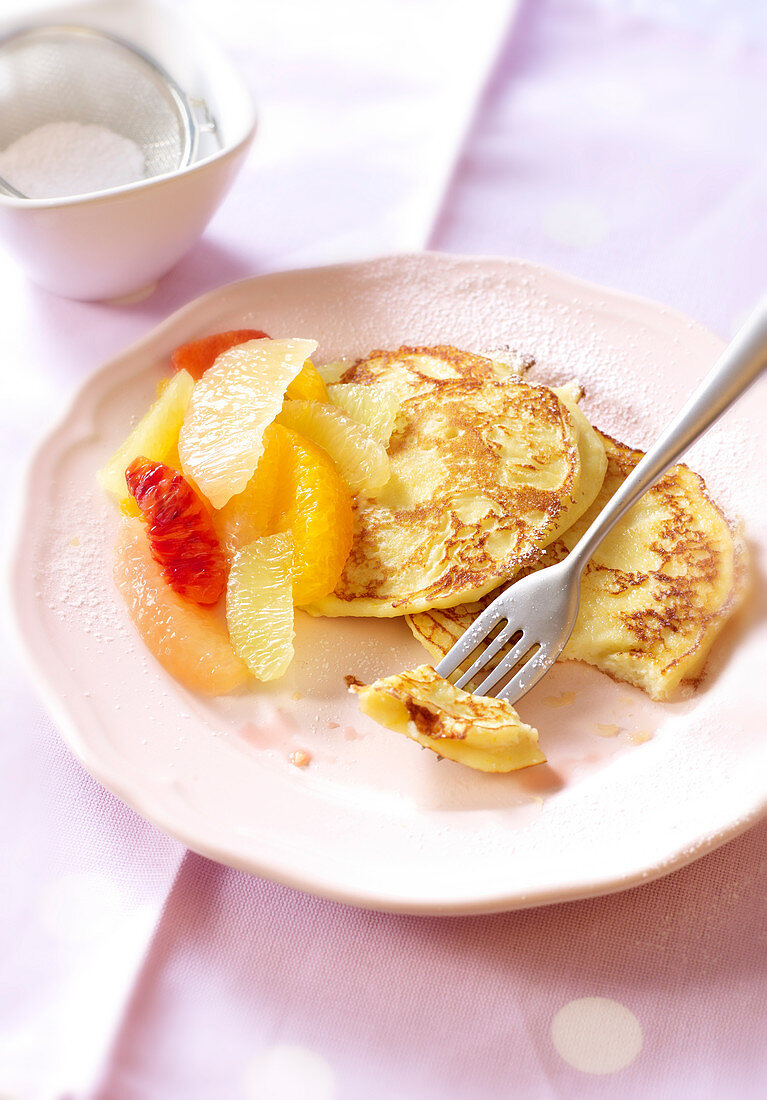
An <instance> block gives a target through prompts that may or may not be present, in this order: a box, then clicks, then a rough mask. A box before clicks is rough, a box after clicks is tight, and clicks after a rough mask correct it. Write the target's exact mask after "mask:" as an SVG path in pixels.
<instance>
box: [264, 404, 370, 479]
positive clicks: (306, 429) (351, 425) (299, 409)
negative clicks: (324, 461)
mask: <svg viewBox="0 0 767 1100" xmlns="http://www.w3.org/2000/svg"><path fill="white" fill-rule="evenodd" d="M277 420H278V422H279V423H280V424H284V425H285V427H286V428H292V429H293V431H296V432H299V433H300V434H301V435H303V436H305V437H306V438H307V439H310V440H312V442H314V443H316V444H318V445H319V446H320V447H322V448H323V449H324V450H326V451H327V453H328V454H329V455H330V457H331V458H332V459H333V461H334V462H335V464H336V465H337V467H338V470H339V473H340V474H341V477H342V478H343V479H344V481H345V482H346V484H347V485H348V486H349V488H350V489H351V491H352V492H353V493H359V492H362V493H375V491H376V490H377V489H380V488H381V486H383V485H385V484H386V482H387V481H388V480H389V474H390V472H391V471H390V469H389V456H388V455H387V453H386V451H385V450H384V448H383V447H382V446H381V444H380V443H378V442H376V440H375V439H374V438H373V436H372V435H371V434H370V432H369V431H368V429H367V428H366V427H365V426H364V424H360V423H359V422H358V421H357V420H353V419H352V417H351V416H349V415H348V413H345V412H343V411H342V410H341V409H338V408H336V407H335V406H334V405H327V404H322V403H320V402H319V401H286V402H285V403H284V405H283V406H282V412H281V413H280V415H279V416H278V417H277Z"/></svg>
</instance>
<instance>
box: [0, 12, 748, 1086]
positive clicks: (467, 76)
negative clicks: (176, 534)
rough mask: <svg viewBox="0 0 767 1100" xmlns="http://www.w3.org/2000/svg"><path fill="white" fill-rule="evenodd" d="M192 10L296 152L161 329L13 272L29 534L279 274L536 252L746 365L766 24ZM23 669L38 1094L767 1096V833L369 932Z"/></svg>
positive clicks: (12, 888)
mask: <svg viewBox="0 0 767 1100" xmlns="http://www.w3.org/2000/svg"><path fill="white" fill-rule="evenodd" d="M188 8H190V9H193V10H196V11H198V12H199V14H200V15H202V16H206V15H207V16H208V17H210V16H211V15H212V14H213V15H215V18H216V23H217V30H218V32H219V36H220V37H221V38H222V39H223V41H224V44H225V45H227V46H228V47H229V49H230V51H231V53H232V56H233V58H234V59H235V60H236V62H237V63H238V64H239V65H240V67H241V69H242V71H243V72H244V73H245V74H246V76H247V77H248V79H249V80H251V81H252V86H253V89H254V94H256V95H257V96H258V98H259V99H260V101H261V103H262V132H261V137H260V138H259V141H258V142H257V143H256V145H255V146H254V149H253V153H252V156H251V158H250V160H249V162H248V165H247V166H246V169H245V171H244V172H243V175H242V176H241V177H240V178H239V180H238V181H237V183H236V185H235V188H234V189H233V191H232V193H231V195H230V196H229V198H228V200H227V202H226V204H225V205H224V207H222V209H221V211H220V212H219V214H218V215H217V216H216V218H215V219H214V221H213V222H212V224H211V225H210V227H209V229H208V231H207V232H206V234H205V237H204V238H203V239H202V240H201V241H200V242H199V243H198V244H197V245H196V246H195V247H194V248H193V250H192V251H191V252H190V253H189V255H188V256H187V257H186V258H185V259H184V260H183V261H182V262H181V263H179V264H178V266H177V267H176V268H175V269H174V271H172V272H171V273H170V274H169V275H168V276H167V277H166V278H165V279H164V280H162V282H161V283H160V285H159V287H158V288H157V290H156V291H155V292H154V293H153V294H152V295H151V296H150V297H149V298H147V299H145V300H144V301H142V302H140V303H138V304H136V305H134V306H106V305H94V304H83V303H75V302H70V301H65V300H63V299H57V298H53V297H51V296H49V295H47V294H45V293H43V292H41V291H38V290H36V289H34V288H33V287H31V286H29V285H28V284H27V283H26V282H25V280H24V279H23V277H22V276H21V274H20V273H19V272H18V271H17V270H16V269H15V268H14V267H13V266H12V264H11V262H10V260H9V259H6V258H5V257H0V288H1V289H2V294H3V299H4V303H5V306H6V309H5V316H4V340H3V359H4V362H3V366H2V379H3V381H2V386H3V402H2V407H1V409H0V415H1V416H2V433H0V454H1V455H2V463H0V468H1V469H2V470H3V480H4V486H5V488H4V491H3V494H2V495H3V509H4V512H5V510H6V509H7V511H8V513H10V512H11V511H12V510H13V498H14V495H15V494H16V493H17V492H18V486H19V476H18V475H19V471H20V469H21V466H22V463H23V460H24V458H25V456H26V454H27V453H28V451H29V449H30V447H31V445H32V441H33V439H34V437H35V435H36V433H37V432H38V431H39V430H40V429H41V428H42V427H43V426H44V424H45V423H46V422H47V421H48V420H50V419H51V418H52V417H54V416H55V413H56V411H57V408H58V406H59V405H60V404H61V402H62V401H63V400H65V398H66V395H67V394H68V393H69V392H71V390H72V389H73V388H74V386H75V384H76V383H77V382H78V381H79V380H80V379H81V378H83V377H85V375H87V373H88V372H89V371H91V370H92V369H94V368H95V367H96V366H97V365H98V364H99V362H100V361H102V360H103V359H106V358H107V357H109V356H110V355H112V354H114V353H116V352H117V351H119V350H120V349H121V348H122V347H124V346H125V345H126V344H127V343H128V342H129V341H130V340H132V339H134V338H137V337H138V336H139V335H141V334H142V333H144V332H146V331H147V330H148V329H150V328H151V327H152V326H153V325H154V324H156V323H157V322H158V321H160V320H161V319H162V318H163V317H165V316H166V315H167V314H168V313H169V312H170V311H171V310H173V309H174V308H176V307H178V306H180V305H182V304H183V303H185V302H186V301H188V300H189V299H190V298H192V297H194V296H195V295H196V294H198V293H200V292H203V291H205V290H208V289H211V288H213V287H215V286H217V285H219V284H221V283H223V282H226V281H228V280H230V279H233V278H237V277H241V276H243V275H246V274H255V273H259V272H261V271H266V270H274V269H276V268H279V267H288V266H295V265H300V264H309V263H317V262H322V261H324V260H337V259H339V258H343V257H354V258H357V257H359V256H360V255H365V254H369V253H372V252H382V251H387V250H396V249H413V248H420V247H423V246H425V245H427V244H428V245H430V246H431V247H433V248H437V249H443V250H450V251H460V252H475V253H498V254H503V253H506V254H512V255H518V256H524V257H526V258H529V259H532V260H537V261H542V262H544V263H547V264H549V265H551V266H554V267H558V268H560V269H564V270H566V271H570V272H573V273H574V274H577V275H581V276H585V277H587V278H589V279H591V280H594V281H599V282H603V283H606V284H610V285H614V286H618V287H621V288H624V289H627V290H631V291H635V292H638V293H641V294H645V295H649V296H651V297H654V298H657V299H660V300H663V301H666V302H668V303H669V304H670V305H673V306H676V307H678V308H681V309H683V310H685V311H687V312H688V313H690V314H691V315H693V316H694V317H696V318H697V319H699V320H701V321H703V322H704V323H706V324H708V325H709V326H710V327H712V328H713V329H715V330H716V331H718V332H719V333H720V334H721V335H722V336H725V337H726V336H728V335H729V334H730V333H731V332H732V331H733V328H734V327H735V325H736V323H737V321H738V320H739V319H740V318H741V317H742V316H743V314H744V313H745V312H746V311H747V310H748V308H749V307H750V306H751V305H752V304H753V303H754V301H755V300H756V299H757V297H758V296H759V295H760V294H761V293H762V292H763V291H764V289H765V270H766V267H767V263H766V262H765V256H767V221H766V219H765V207H766V205H767V153H765V146H764V141H763V140H762V135H763V129H764V127H763V115H764V102H765V96H766V95H767V76H765V73H766V72H767V19H765V17H764V14H763V12H762V10H761V7H760V6H759V5H753V4H750V3H748V2H747V0H741V2H740V3H735V2H730V3H726V2H724V0H721V2H718V3H713V2H712V3H709V4H706V5H685V4H684V3H682V0H679V2H678V4H676V5H675V4H667V3H666V4H662V3H661V2H660V0H653V2H649V0H648V2H646V3H641V2H639V0H635V2H633V3H631V2H629V0H626V2H625V3H619V2H617V0H614V2H612V3H608V2H607V0H603V2H601V3H600V2H597V0H592V2H588V0H581V2H578V0H560V2H556V0H538V2H536V0H527V3H523V4H522V6H521V8H520V10H519V11H516V10H515V6H514V5H513V4H511V3H507V2H505V0H494V2H490V0H485V2H483V0H479V2H478V3H476V4H474V5H463V4H460V3H458V2H452V3H437V2H436V0H433V2H431V3H428V2H424V3H422V4H419V5H412V4H411V5H408V4H407V2H406V0H399V2H392V3H390V4H387V5H385V6H384V7H382V8H381V9H380V10H376V11H375V13H373V12H372V11H371V8H370V7H369V6H366V5H364V4H363V5H350V4H347V3H344V2H342V0H330V2H328V3H327V4H324V5H312V4H310V3H308V2H305V3H302V2H301V0H292V2H291V3H286V4H284V5H268V6H267V5H264V6H263V7H261V6H257V5H253V6H252V8H250V7H248V12H249V14H246V13H245V12H244V11H242V10H241V9H240V6H239V5H237V4H235V2H234V0H219V2H217V3H216V4H215V5H213V4H212V3H210V4H208V3H204V2H202V0H200V2H199V3H197V4H194V5H188ZM320 10H321V12H322V15H321V16H318V14H317V13H318V11H320ZM472 119H473V122H471V120H472ZM382 169H386V170H388V172H389V173H390V174H391V181H392V183H391V186H386V187H383V186H382V185H381V180H382V177H381V172H382ZM361 195H362V196H365V201H360V196H361ZM5 526H7V522H6V524H5ZM2 655H3V664H2V675H3V681H2V699H3V704H2V713H3V729H2V738H1V739H0V784H1V785H2V795H1V796H0V822H1V825H0V829H1V830H2V837H3V841H2V849H1V850H2V865H1V866H2V890H1V891H0V930H1V939H0V942H2V944H3V951H2V961H1V962H0V1096H1V1097H3V1098H4V1100H63V1098H65V1097H66V1098H71V1100H97V1098H98V1100H182V1098H183V1100H213V1098H215V1100H229V1098H231V1100H235V1098H245V1100H248V1098H250V1100H360V1098H365V1100H436V1098H450V1100H452V1098H455V1100H501V1098H502V1097H504V1098H505V1097H509V1096H516V1097H536V1098H537V1097H550V1096H552V1097H554V1096H556V1097H562V1098H567V1100H570V1098H578V1097H599V1096H620V1097H622V1098H624V1100H633V1098H640V1097H653V1098H655V1097H666V1096H669V1097H670V1096H673V1097H675V1098H677V1100H678V1098H681V1097H685V1098H687V1097H689V1098H690V1100H703V1098H709V1097H710V1098H716V1100H721V1098H727V1097H733V1098H738V1100H744V1098H754V1100H756V1098H757V1097H759V1098H760V1097H763V1096H764V1095H765V1094H767V1022H765V1012H764V1005H765V998H766V997H767V901H766V900H765V899H766V898H767V858H766V857H765V841H767V823H765V824H762V825H759V826H757V827H755V828H753V829H751V830H750V831H749V832H748V833H746V834H745V835H743V836H742V837H741V838H739V839H737V840H735V841H732V842H731V843H729V844H728V845H726V846H725V847H723V848H721V849H720V850H718V851H717V852H715V853H714V854H712V855H709V856H707V857H706V858H704V859H701V860H700V861H699V862H697V863H696V864H694V865H693V866H690V867H689V868H687V869H685V870H682V871H679V872H677V873H675V874H673V875H670V876H668V877H667V878H665V879H663V880H660V881H658V882H655V883H653V884H651V885H647V886H644V887H641V888H638V889H634V890H631V891H628V892H626V893H623V894H620V895H614V896H611V897H607V898H602V899H596V900H590V901H583V902H577V903H568V904H563V905H559V906H552V907H548V908H545V909H538V910H531V911H526V912H518V913H511V914H507V915H501V916H494V917H483V918H434V919H426V918H415V917H413V918H410V917H398V916H390V915H380V914H376V913H371V912H365V911H362V910H355V909H352V908H345V907H342V906H339V905H335V904H331V903H328V902H325V901H322V900H318V899H315V898H311V897H307V896H304V895H302V894H299V893H295V892H292V891H290V890H288V889H285V888H282V887H278V886H274V885H272V884H270V883H268V882H264V881H260V880H258V879H255V878H252V877H249V876H247V875H244V874H240V873H237V872H234V871H231V870H228V869H226V868H224V867H221V866H218V865H216V864H213V863H211V862H208V861H206V860H205V859H203V858H201V857H199V856H196V855H193V854H190V853H188V852H185V851H184V850H183V848H182V847H181V846H180V845H179V844H178V843H177V842H175V841H174V840H171V839H169V838H168V837H166V836H164V835H163V834H161V833H159V832H158V831H157V830H156V829H155V828H154V827H153V826H151V825H149V824H147V823H145V822H144V821H142V820H141V819H140V818H138V817H137V816H136V815H135V814H133V813H132V812H131V811H129V810H128V809H126V807H125V806H123V805H122V804H121V803H120V802H119V801H117V800H116V799H115V798H113V797H112V796H111V795H109V794H107V793H105V792H104V791H103V790H101V789H100V788H99V787H98V785H97V784H96V783H95V782H94V781H93V780H91V779H90V777H89V776H88V775H87V774H85V773H84V772H83V771H82V769H81V768H80V766H79V765H78V764H77V763H75V761H74V760H73V759H72V757H71V756H70V755H69V753H68V751H67V750H66V748H65V747H64V746H63V744H62V742H61V740H60V739H59V737H58V735H57V733H56V730H55V729H54V728H53V726H52V725H51V722H50V721H49V719H48V718H47V717H46V716H45V714H44V711H43V710H42V708H41V706H40V704H39V703H38V702H37V699H36V696H35V692H34V690H33V688H32V686H31V685H30V683H29V681H28V679H27V678H26V676H25V674H24V672H23V671H22V670H21V668H20V666H19V664H18V660H17V657H16V654H15V647H14V643H13V641H12V638H11V635H10V633H6V634H4V636H3V643H2Z"/></svg>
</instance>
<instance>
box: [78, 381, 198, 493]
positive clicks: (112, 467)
mask: <svg viewBox="0 0 767 1100" xmlns="http://www.w3.org/2000/svg"><path fill="white" fill-rule="evenodd" d="M193 389H194V380H193V378H192V376H191V375H190V374H189V373H188V372H187V371H185V370H182V371H179V372H178V374H177V375H175V376H174V377H173V378H171V380H170V381H169V382H168V385H167V386H165V387H164V389H163V391H162V393H161V394H160V395H159V397H158V398H157V400H156V401H155V402H154V404H153V405H151V406H150V408H149V409H148V411H147V412H146V413H144V415H143V416H142V418H141V419H140V420H139V422H138V424H137V425H136V427H135V428H134V429H133V431H132V432H131V433H130V435H129V436H128V438H127V439H126V440H125V441H124V442H123V443H121V445H120V446H119V447H118V448H117V450H116V451H115V453H114V454H113V455H112V457H111V458H110V459H109V462H107V464H106V466H104V468H103V469H102V470H101V471H100V472H99V475H98V478H99V482H100V483H101V486H102V488H104V489H106V490H107V492H108V493H111V494H112V495H113V496H115V497H117V498H118V499H120V500H123V499H124V498H125V497H126V496H127V490H126V486H125V471H126V469H127V468H128V466H130V464H131V462H132V461H133V459H134V458H138V456H139V455H144V456H145V457H146V458H148V459H151V460H152V461H154V462H163V461H164V460H165V458H166V457H167V455H168V453H169V451H170V450H171V449H172V448H173V447H174V446H175V444H176V442H177V440H178V435H179V431H180V429H181V425H182V424H183V422H184V415H185V413H186V410H187V408H188V406H189V401H190V398H191V396H192V390H193Z"/></svg>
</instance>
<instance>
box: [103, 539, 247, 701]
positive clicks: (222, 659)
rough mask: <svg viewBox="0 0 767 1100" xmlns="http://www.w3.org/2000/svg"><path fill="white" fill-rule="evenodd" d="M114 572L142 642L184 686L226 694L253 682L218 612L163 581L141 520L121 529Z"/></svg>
mask: <svg viewBox="0 0 767 1100" xmlns="http://www.w3.org/2000/svg"><path fill="white" fill-rule="evenodd" d="M114 573H115V581H116V583H117V587H118V588H119V589H120V592H121V593H122V595H123V598H124V599H125V602H126V604H127V607H128V612H129V614H130V617H131V619H132V620H133V623H134V625H135V627H136V629H137V630H138V632H139V634H140V635H141V638H142V639H143V641H144V642H145V644H146V645H147V646H148V648H149V649H150V650H151V652H152V653H153V655H154V656H155V657H156V658H157V660H158V661H159V662H160V664H161V665H162V666H163V668H164V669H165V670H166V672H169V673H170V674H171V676H175V678H176V679H177V680H179V681H180V682H181V683H182V684H184V686H185V687H188V688H191V689H192V690H193V691H200V692H203V693H204V694H206V695H223V694H225V693H226V692H228V691H232V690H233V689H234V688H236V687H239V686H240V685H241V684H244V683H246V682H247V681H248V680H249V679H250V673H249V672H248V669H247V667H246V665H245V664H244V663H243V662H242V661H241V660H240V658H239V657H238V656H237V655H236V653H235V652H234V650H233V649H232V645H231V642H230V641H229V634H228V632H227V629H226V626H225V624H224V623H223V622H222V621H221V619H220V617H219V616H218V615H217V614H216V612H215V611H213V610H212V609H210V608H206V607H199V606H198V605H196V604H192V603H190V602H189V601H188V600H185V599H184V598H183V596H179V595H178V594H177V593H176V592H174V591H173V589H172V588H171V587H170V585H169V584H168V582H167V581H166V580H165V578H164V577H163V575H162V569H161V568H160V566H159V565H158V564H157V562H156V561H155V560H154V558H153V557H152V552H151V550H150V547H149V540H148V539H147V536H146V529H145V527H144V524H143V523H142V522H141V521H140V520H134V519H127V520H124V521H123V523H122V525H121V527H120V532H119V536H118V542H117V547H116V552H115V566H114Z"/></svg>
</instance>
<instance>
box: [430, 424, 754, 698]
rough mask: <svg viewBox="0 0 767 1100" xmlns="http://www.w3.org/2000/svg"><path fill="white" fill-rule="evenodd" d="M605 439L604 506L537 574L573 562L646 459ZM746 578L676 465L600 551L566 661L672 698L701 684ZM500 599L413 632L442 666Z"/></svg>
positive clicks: (704, 500) (437, 617) (735, 540)
mask: <svg viewBox="0 0 767 1100" xmlns="http://www.w3.org/2000/svg"><path fill="white" fill-rule="evenodd" d="M600 434H601V433H600ZM602 440H603V443H604V445H605V450H606V453H607V473H606V475H605V479H604V484H603V486H602V488H601V490H600V492H599V494H598V496H597V498H596V500H595V501H594V502H593V504H592V505H591V507H590V508H589V509H588V511H587V512H586V513H585V514H584V515H583V516H582V518H581V519H580V520H579V521H578V522H577V523H575V524H574V525H573V527H571V528H570V529H569V530H568V531H566V532H565V533H564V534H562V535H561V536H560V538H558V539H557V540H556V541H555V542H554V543H552V545H551V546H550V547H549V548H548V549H547V550H546V553H545V554H544V555H543V556H542V557H541V558H540V559H539V561H538V562H537V563H536V564H535V566H533V568H536V569H538V568H543V567H544V566H546V565H553V564H554V563H555V562H556V561H560V560H561V559H562V558H563V557H564V556H565V555H566V554H567V553H568V551H569V550H570V549H571V548H572V547H573V546H574V545H575V543H576V542H577V541H578V539H579V538H580V537H581V535H582V534H583V533H584V531H585V530H586V528H587V527H588V525H589V524H590V523H591V522H592V520H593V519H594V518H595V517H596V515H597V514H598V513H599V511H600V510H601V509H602V508H603V507H604V505H605V504H606V503H607V501H608V500H609V498H610V497H611V496H612V495H613V493H615V492H616V490H617V489H618V486H619V485H620V484H621V483H622V482H623V480H624V479H625V478H626V477H627V476H628V474H629V473H630V472H631V470H632V469H633V468H634V466H635V465H636V464H637V463H638V462H639V460H640V459H641V457H642V452H641V451H636V450H632V449H631V448H630V447H627V446H625V445H624V444H622V443H618V442H616V441H615V440H613V439H610V438H609V436H605V435H602ZM747 572H748V571H747V564H746V552H745V547H744V545H743V543H742V540H741V539H740V538H739V536H737V535H736V534H735V533H734V532H733V530H732V528H731V527H730V525H729V524H728V522H727V520H726V519H725V517H724V516H723V515H722V513H721V512H720V510H719V508H717V506H716V504H714V503H713V501H712V500H711V499H710V497H709V495H708V493H707V491H706V486H705V483H704V481H703V479H702V478H701V477H700V476H699V475H698V474H695V473H693V472H692V471H691V470H689V469H688V468H687V467H686V466H675V467H673V468H672V469H671V470H669V472H668V473H667V474H666V475H665V476H664V477H663V478H662V479H661V480H660V481H659V482H658V484H657V485H656V486H655V487H654V488H652V489H651V490H650V491H649V492H648V493H646V494H645V496H644V497H642V499H641V500H639V501H638V502H637V504H635V505H634V507H633V508H632V509H631V511H630V512H628V513H627V515H626V516H625V517H624V518H623V519H622V520H621V521H620V522H619V523H618V524H617V526H616V527H615V528H614V529H613V530H612V532H611V533H610V534H609V535H608V536H607V538H606V539H605V541H604V542H603V543H602V545H601V546H600V547H599V548H598V549H597V551H596V553H595V555H594V557H593V558H592V560H591V562H590V563H589V565H588V566H587V568H586V571H585V572H584V575H583V580H582V583H581V604H580V610H579V613H578V619H577V622H576V624H575V629H574V630H573V633H572V634H571V636H570V639H569V641H568V643H567V645H566V646H565V648H564V650H563V652H562V656H561V658H560V659H561V660H578V661H585V662H587V663H588V664H591V665H594V666H595V667H596V668H599V669H601V670H602V671H603V672H606V673H608V674H609V675H610V676H612V677H613V678H614V679H616V680H621V681H625V682H626V683H630V684H634V685H635V686H636V687H639V688H642V689H643V690H644V691H646V692H647V694H648V695H650V696H651V698H653V699H658V700H661V699H666V698H668V697H669V695H670V694H671V693H672V692H673V691H674V689H675V688H676V687H677V686H678V685H679V683H680V682H681V681H682V680H695V678H696V677H698V676H699V675H700V673H701V671H702V667H703V664H704V662H705V659H706V656H707V654H708V651H709V649H710V648H711V644H712V643H713V641H714V639H715V637H716V635H717V634H718V633H719V631H720V630H721V628H722V626H723V625H724V623H725V621H726V620H727V618H728V617H729V616H730V615H731V614H732V613H733V612H734V611H735V609H736V608H737V606H738V605H739V604H740V603H741V602H742V599H743V596H744V592H745V587H746V578H747ZM503 587H508V586H503ZM501 591H502V588H498V589H497V590H496V591H495V592H492V593H490V594H489V595H487V596H486V597H485V598H484V599H483V600H480V601H477V602H473V603H470V604H467V605H463V606H460V607H453V608H451V609H450V610H447V611H429V612H426V613H423V614H418V615H414V616H412V617H411V618H409V620H408V622H409V625H410V627H411V630H412V631H413V634H414V635H415V637H416V638H418V640H419V641H420V642H422V643H423V644H424V646H425V647H426V649H427V650H428V651H429V653H430V654H431V655H432V657H433V658H434V659H435V661H439V660H441V658H442V657H443V656H444V655H445V653H447V651H448V650H449V649H450V648H451V647H452V645H453V643H454V642H455V641H456V639H457V638H459V637H460V635H461V634H462V633H463V632H464V630H466V628H467V627H468V626H469V625H470V624H471V623H472V622H473V621H474V619H475V618H476V617H477V615H478V614H479V612H480V611H482V610H483V609H484V608H485V607H486V606H487V605H488V604H489V603H490V602H491V601H492V600H493V599H494V598H495V596H497V595H498V594H499V593H500V592H501ZM498 659H500V657H499V658H498Z"/></svg>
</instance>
